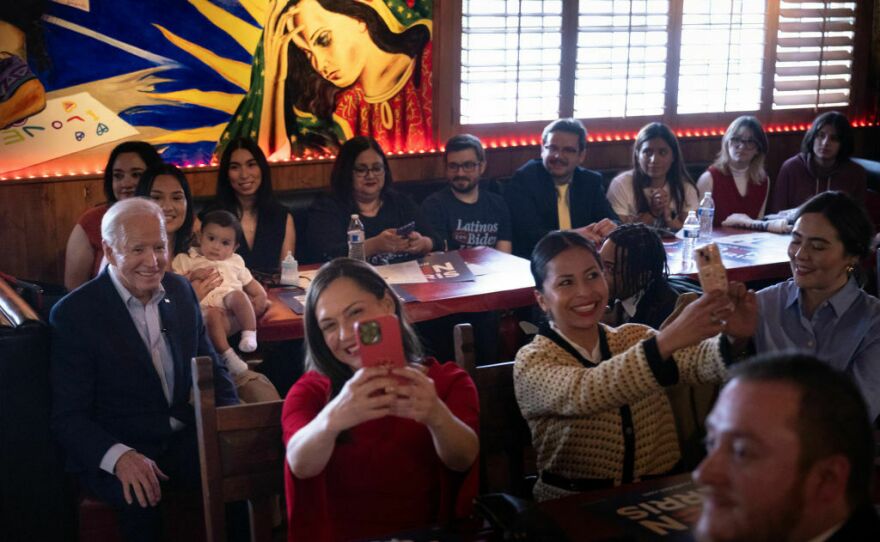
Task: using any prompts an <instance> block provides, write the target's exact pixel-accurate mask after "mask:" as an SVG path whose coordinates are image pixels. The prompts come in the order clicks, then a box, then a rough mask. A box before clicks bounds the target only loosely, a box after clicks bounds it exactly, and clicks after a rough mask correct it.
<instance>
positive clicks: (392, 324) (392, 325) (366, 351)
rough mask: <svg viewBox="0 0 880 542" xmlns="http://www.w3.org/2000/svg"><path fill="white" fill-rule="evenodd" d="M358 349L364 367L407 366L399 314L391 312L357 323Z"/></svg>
mask: <svg viewBox="0 0 880 542" xmlns="http://www.w3.org/2000/svg"><path fill="white" fill-rule="evenodd" d="M355 333H356V334H357V341H358V349H359V350H358V351H359V353H360V355H361V365H362V366H364V367H381V366H387V367H405V366H406V355H405V354H404V353H403V340H402V339H401V336H400V322H399V321H398V320H397V316H395V315H393V314H389V315H386V316H380V317H379V318H373V319H370V320H364V321H362V322H357V323H356V324H355Z"/></svg>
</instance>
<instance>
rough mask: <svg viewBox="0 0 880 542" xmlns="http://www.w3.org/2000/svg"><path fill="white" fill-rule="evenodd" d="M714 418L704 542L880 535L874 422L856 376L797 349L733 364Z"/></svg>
mask: <svg viewBox="0 0 880 542" xmlns="http://www.w3.org/2000/svg"><path fill="white" fill-rule="evenodd" d="M731 376H732V378H731V380H730V381H729V382H728V383H727V385H725V386H724V389H723V390H722V392H721V395H720V396H719V397H718V401H717V402H716V403H715V406H714V408H713V409H712V412H711V414H709V417H708V418H707V419H706V439H705V440H706V452H707V456H706V458H705V459H704V460H703V462H702V463H700V466H699V467H697V469H696V470H695V471H694V480H695V481H696V482H697V483H699V484H700V485H702V486H703V488H702V494H703V507H702V511H701V514H700V519H699V520H698V521H697V525H696V529H695V534H696V538H697V540H700V541H701V542H718V541H754V540H787V541H789V542H807V541H815V540H822V541H826V542H843V541H848V542H852V541H862V540H864V541H865V542H867V541H876V540H880V517H878V515H877V511H876V510H875V509H874V505H873V503H872V491H871V485H872V484H871V482H872V480H873V479H874V431H873V428H872V426H871V421H870V419H869V418H868V409H867V407H866V406H865V401H864V400H863V399H862V395H861V393H860V392H859V390H858V388H857V387H856V385H855V384H854V383H853V381H852V380H851V379H850V378H849V376H848V375H845V374H843V373H841V372H839V371H836V370H834V369H833V368H832V367H831V366H830V365H829V364H827V363H823V362H821V361H819V360H818V359H816V358H814V357H812V356H810V355H808V354H799V353H793V352H787V353H781V354H772V355H767V356H762V357H760V358H758V359H755V360H753V361H751V362H748V363H745V364H741V365H739V366H737V367H736V368H734V369H733V370H732V372H731Z"/></svg>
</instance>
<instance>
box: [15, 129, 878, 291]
mask: <svg viewBox="0 0 880 542" xmlns="http://www.w3.org/2000/svg"><path fill="white" fill-rule="evenodd" d="M876 133H877V130H876V129H873V130H859V131H858V136H859V137H858V140H859V141H858V143H859V144H858V145H857V149H858V151H857V154H858V155H862V156H872V155H874V153H875V152H876V150H877V149H876V140H877V137H876ZM871 134H874V137H871ZM802 137H803V134H802V133H791V134H774V135H772V136H771V144H770V148H771V150H770V153H769V156H768V161H767V167H768V171H769V172H770V174H771V176H772V177H775V176H776V173H777V171H778V170H779V166H780V165H781V164H782V162H783V161H784V160H785V159H786V158H788V157H789V156H791V155H792V154H794V153H795V152H797V150H798V146H799V144H800V140H801V138H802ZM718 142H719V138H717V137H710V138H691V139H687V140H685V141H683V142H682V151H683V153H684V155H685V157H687V160H688V161H689V162H691V163H707V162H710V161H712V160H713V159H714V157H715V154H716V153H717V152H718ZM865 151H867V152H865ZM872 151H873V152H872ZM631 153H632V143H631V142H626V141H622V142H603V143H591V144H590V145H589V147H588V149H587V158H586V163H585V165H586V166H587V167H589V168H593V169H611V170H618V169H619V170H624V169H628V168H629V166H630V162H631ZM487 155H488V157H487V160H488V169H487V176H488V177H492V178H497V177H507V176H510V175H512V174H513V172H514V171H516V169H517V168H518V167H519V166H521V165H522V164H523V163H524V162H525V161H527V160H529V159H531V158H535V157H537V156H538V155H539V148H538V147H536V146H530V147H512V148H505V149H501V148H499V149H489V150H488V151H487ZM874 158H877V156H874ZM390 164H391V169H392V172H393V174H394V178H395V182H407V181H414V180H420V179H432V178H439V177H442V176H443V174H444V168H443V156H442V154H439V153H437V154H424V155H422V154H414V155H403V156H397V155H395V156H393V157H391V158H390ZM332 165H333V164H332V162H331V161H329V160H325V161H302V162H292V163H284V164H274V165H273V167H272V179H273V184H274V187H275V189H276V190H279V191H289V190H301V189H310V188H320V187H323V186H326V184H327V182H328V179H329V176H330V170H331V168H332ZM187 176H188V178H189V180H190V183H191V185H192V188H193V193H194V194H195V196H196V197H207V196H210V195H211V194H213V192H214V186H215V182H216V181H215V177H216V168H197V169H193V170H190V171H189V172H188V173H187ZM103 199H104V196H103V188H102V179H100V178H99V177H98V176H96V175H93V176H83V177H75V178H48V179H32V180H21V181H3V182H0V234H2V240H0V270H2V271H4V272H7V273H10V274H13V275H16V276H19V277H22V278H30V279H37V280H44V281H49V282H55V283H61V282H62V279H63V275H64V273H63V271H64V267H63V266H64V263H63V259H64V248H65V245H66V243H67V237H68V235H69V233H70V230H71V229H72V228H73V225H74V224H75V223H76V219H77V218H78V217H79V215H80V214H82V212H83V211H85V210H86V209H88V208H89V207H91V206H93V205H96V204H98V203H100V202H101V201H103Z"/></svg>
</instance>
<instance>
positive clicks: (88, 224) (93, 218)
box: [76, 203, 110, 277]
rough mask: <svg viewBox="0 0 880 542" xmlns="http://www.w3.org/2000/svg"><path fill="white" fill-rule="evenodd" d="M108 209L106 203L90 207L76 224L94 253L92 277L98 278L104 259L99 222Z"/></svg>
mask: <svg viewBox="0 0 880 542" xmlns="http://www.w3.org/2000/svg"><path fill="white" fill-rule="evenodd" d="M109 208H110V206H109V205H107V204H106V203H103V204H101V205H98V206H97V207H92V208H91V209H89V210H87V211H86V212H84V213H83V214H82V215H81V216H80V217H79V220H77V222H76V223H77V224H79V225H80V227H81V228H82V229H83V231H85V232H86V237H87V238H88V240H89V245H91V247H92V250H94V251H95V259H94V261H93V262H92V277H96V276H98V268H99V267H101V260H102V259H103V258H104V247H103V246H102V245H101V220H102V219H103V218H104V213H106V212H107V209H109Z"/></svg>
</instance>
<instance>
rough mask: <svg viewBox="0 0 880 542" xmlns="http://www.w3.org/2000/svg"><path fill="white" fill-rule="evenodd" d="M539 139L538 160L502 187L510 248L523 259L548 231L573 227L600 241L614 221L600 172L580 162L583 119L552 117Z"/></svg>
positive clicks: (584, 146)
mask: <svg viewBox="0 0 880 542" xmlns="http://www.w3.org/2000/svg"><path fill="white" fill-rule="evenodd" d="M541 140H542V143H543V145H542V149H541V159H540V160H538V159H535V160H530V161H529V162H526V164H525V165H523V166H522V167H521V168H519V169H518V170H517V171H516V173H514V175H513V179H511V180H510V182H509V183H508V185H507V186H505V187H504V197H505V199H506V200H507V205H508V207H509V208H510V216H511V217H512V218H513V253H514V254H516V255H517V256H522V257H523V258H529V257H530V256H531V254H532V249H533V248H535V245H536V244H537V243H538V241H539V240H540V239H541V238H542V237H544V235H546V234H547V232H549V231H552V230H560V229H561V230H575V231H577V232H578V233H580V234H582V235H584V236H585V237H587V238H590V239H592V240H593V241H595V242H599V241H600V240H601V239H602V238H604V237H605V236H606V235H607V234H608V233H609V232H610V231H611V230H613V229H614V227H615V226H616V224H615V222H618V221H619V219H618V217H617V214H616V213H615V212H614V210H613V209H612V208H611V204H610V203H608V199H607V198H606V197H605V186H604V185H603V184H602V176H601V175H599V174H598V173H597V172H595V171H590V170H588V169H584V168H582V167H580V164H581V163H582V162H583V161H584V157H585V156H586V154H587V130H586V129H585V128H584V126H583V124H581V123H580V121H578V120H575V119H559V120H555V121H553V122H552V123H550V124H549V125H548V126H547V127H546V128H544V133H543V134H542V136H541Z"/></svg>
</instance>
